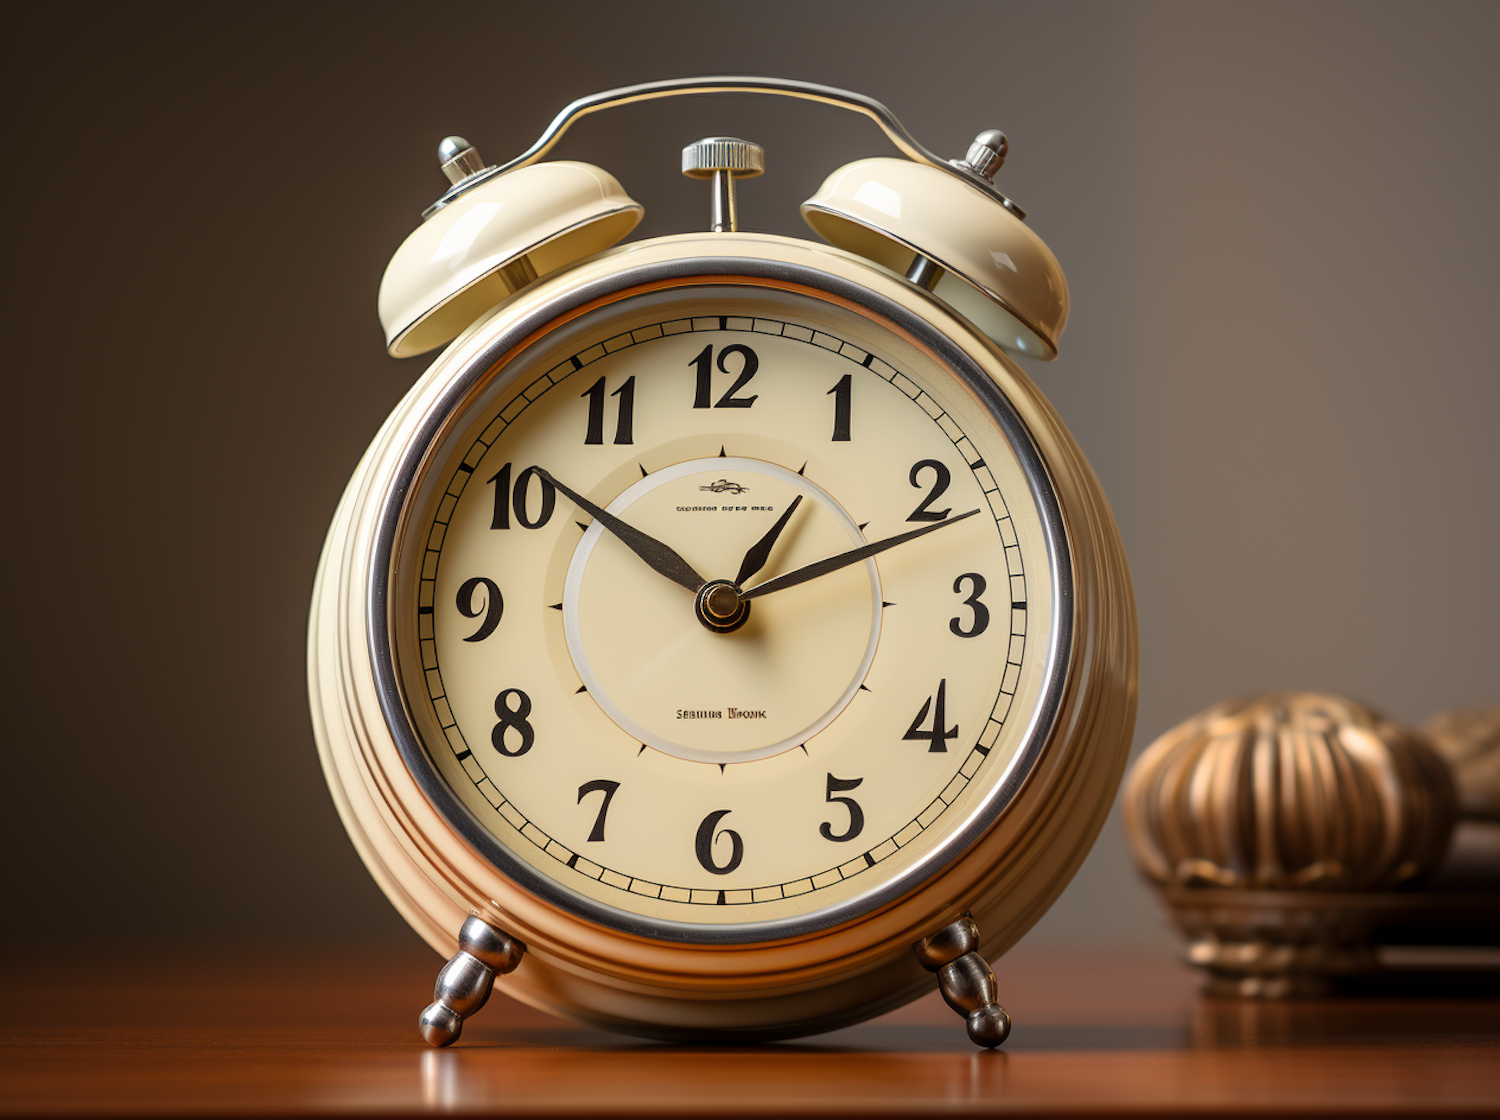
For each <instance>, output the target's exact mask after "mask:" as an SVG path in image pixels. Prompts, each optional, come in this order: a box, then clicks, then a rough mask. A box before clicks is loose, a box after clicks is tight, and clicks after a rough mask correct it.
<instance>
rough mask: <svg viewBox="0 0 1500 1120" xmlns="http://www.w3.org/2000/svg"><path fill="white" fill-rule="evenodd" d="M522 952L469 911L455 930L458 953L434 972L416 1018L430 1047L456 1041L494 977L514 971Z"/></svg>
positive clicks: (481, 1003) (517, 944)
mask: <svg viewBox="0 0 1500 1120" xmlns="http://www.w3.org/2000/svg"><path fill="white" fill-rule="evenodd" d="M525 952H526V946H524V945H522V944H521V943H520V942H519V941H517V940H516V939H515V938H513V937H507V936H506V935H505V934H504V933H502V932H500V930H498V929H496V928H495V927H494V926H492V925H490V924H489V923H488V922H486V921H485V920H484V919H483V918H481V917H479V915H477V914H470V915H469V916H468V917H467V918H466V919H464V924H463V927H462V928H461V929H460V930H459V931H458V952H457V953H455V954H454V955H453V957H452V958H451V959H450V960H449V961H448V963H447V964H445V965H443V970H442V971H441V972H439V973H438V978H437V985H436V987H435V988H434V989H433V993H432V1002H431V1003H429V1004H428V1005H427V1006H426V1007H425V1008H423V1010H422V1015H421V1017H420V1018H419V1019H418V1020H417V1030H418V1031H419V1032H420V1033H421V1035H422V1037H423V1038H424V1039H426V1040H427V1041H428V1042H430V1043H431V1044H432V1045H434V1046H447V1045H449V1044H450V1043H453V1042H457V1041H458V1036H459V1035H460V1034H462V1033H463V1029H464V1020H465V1019H467V1018H468V1017H469V1016H470V1015H472V1014H474V1012H476V1011H478V1010H479V1009H480V1008H481V1007H483V1006H484V1005H485V1001H486V1000H488V999H489V998H490V991H491V990H492V989H493V988H494V985H495V977H497V976H504V975H505V974H506V973H507V972H514V971H515V968H516V965H518V964H520V963H521V957H522V956H523V955H524V954H525Z"/></svg>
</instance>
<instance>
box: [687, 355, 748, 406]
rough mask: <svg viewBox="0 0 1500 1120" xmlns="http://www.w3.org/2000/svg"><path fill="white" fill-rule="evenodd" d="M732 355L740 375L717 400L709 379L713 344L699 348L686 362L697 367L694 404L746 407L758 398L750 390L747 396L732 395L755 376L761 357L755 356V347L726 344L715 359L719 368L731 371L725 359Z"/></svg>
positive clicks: (711, 369)
mask: <svg viewBox="0 0 1500 1120" xmlns="http://www.w3.org/2000/svg"><path fill="white" fill-rule="evenodd" d="M734 355H737V356H738V357H739V359H740V373H739V376H738V377H736V378H735V379H734V384H733V385H731V386H729V389H728V390H727V391H726V392H725V393H724V395H723V396H722V397H720V398H719V399H718V400H717V401H713V400H712V390H713V386H712V383H711V381H710V375H711V374H712V373H713V364H714V362H713V356H714V348H713V345H712V344H709V345H708V346H705V347H704V348H703V350H702V352H701V353H699V355H698V356H697V357H696V358H694V359H693V360H692V361H691V362H689V363H688V365H690V366H692V367H693V368H694V369H695V370H697V371H698V383H697V391H696V392H695V393H694V395H693V407H694V408H749V407H750V406H751V405H752V404H754V403H755V402H756V401H757V400H759V399H760V394H759V393H752V394H751V395H750V396H748V397H737V396H735V394H736V393H738V392H739V391H740V390H741V389H743V388H744V387H745V385H746V384H748V383H749V381H750V379H751V378H752V377H754V376H755V371H756V370H758V369H760V359H759V358H757V357H756V356H755V351H754V350H752V349H750V347H748V346H744V345H742V344H740V343H738V342H737V343H735V344H734V345H733V346H726V347H724V349H722V350H720V351H719V361H718V366H719V372H720V373H729V372H731V371H730V369H729V367H728V366H727V365H725V364H724V363H725V360H726V359H727V358H729V357H731V356H734ZM710 401H712V404H710Z"/></svg>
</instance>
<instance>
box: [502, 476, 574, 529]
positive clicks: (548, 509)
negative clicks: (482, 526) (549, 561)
mask: <svg viewBox="0 0 1500 1120" xmlns="http://www.w3.org/2000/svg"><path fill="white" fill-rule="evenodd" d="M510 468H511V464H509V463H506V464H505V466H503V467H501V468H500V469H499V470H498V471H496V472H495V474H494V476H493V477H492V478H491V479H490V485H492V486H493V487H494V488H495V510H494V513H492V514H491V515H490V528H491V529H509V528H510V514H511V500H512V498H514V500H515V513H516V524H518V525H520V526H521V528H523V529H540V528H541V527H542V526H543V525H545V524H547V522H549V521H551V520H552V511H553V510H554V509H556V508H557V490H556V488H554V487H553V485H552V483H550V482H548V481H547V480H546V479H545V478H543V477H542V476H541V475H539V474H538V473H537V469H536V468H535V467H527V468H526V469H525V470H524V471H522V472H521V475H520V477H519V478H517V479H516V486H515V490H514V492H512V490H511V485H510ZM533 479H535V480H536V482H537V483H538V485H540V486H541V490H542V497H541V503H542V506H541V509H540V510H538V511H537V515H536V520H534V521H533V520H532V518H531V515H530V504H529V502H528V501H527V499H528V498H529V497H530V495H531V482H532V480H533Z"/></svg>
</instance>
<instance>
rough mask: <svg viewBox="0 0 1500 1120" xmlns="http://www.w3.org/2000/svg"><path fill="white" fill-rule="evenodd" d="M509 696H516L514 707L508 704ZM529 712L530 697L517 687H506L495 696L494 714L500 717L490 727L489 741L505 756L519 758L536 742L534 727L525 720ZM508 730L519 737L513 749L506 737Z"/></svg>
mask: <svg viewBox="0 0 1500 1120" xmlns="http://www.w3.org/2000/svg"><path fill="white" fill-rule="evenodd" d="M511 697H515V698H516V706H515V707H514V708H512V707H511V706H510V698H511ZM530 714H531V697H530V696H527V695H526V693H524V692H522V691H521V690H520V689H519V688H507V689H506V690H505V691H504V692H502V693H501V694H500V695H499V696H497V697H495V715H497V716H498V717H500V722H499V723H497V724H495V726H494V728H493V729H491V731H490V742H491V743H492V744H494V747H495V749H496V750H497V751H499V752H500V753H501V754H503V755H505V757H506V758H520V757H521V756H522V755H523V754H525V753H526V752H527V751H529V750H530V749H531V745H532V744H533V743H535V742H536V729H535V728H533V727H532V726H531V724H530V723H528V722H527V720H526V717H527V716H529V715H530ZM508 731H514V732H515V733H516V734H517V735H518V736H520V739H521V742H520V744H519V745H518V746H516V748H515V749H514V750H512V749H511V747H510V745H509V743H508V741H507V739H506V732H508Z"/></svg>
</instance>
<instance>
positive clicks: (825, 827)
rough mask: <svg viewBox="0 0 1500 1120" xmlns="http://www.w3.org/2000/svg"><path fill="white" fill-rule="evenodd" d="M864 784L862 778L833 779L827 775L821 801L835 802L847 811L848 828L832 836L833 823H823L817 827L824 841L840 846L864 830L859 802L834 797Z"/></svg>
mask: <svg viewBox="0 0 1500 1120" xmlns="http://www.w3.org/2000/svg"><path fill="white" fill-rule="evenodd" d="M863 784H864V779H863V778H835V777H834V776H833V775H832V774H829V775H828V791H827V792H826V793H825V794H824V795H823V800H825V801H828V802H830V803H831V802H834V801H837V802H839V803H840V804H842V805H843V806H844V808H846V809H848V810H849V827H848V828H846V829H844V831H843V832H841V833H839V834H838V835H834V831H833V823H832V822H831V821H824V822H823V823H822V824H821V825H819V826H818V832H819V834H821V835H822V837H823V839H824V840H832V841H834V843H837V844H842V843H843V842H844V841H846V840H853V839H854V838H855V837H856V836H858V835H859V834H860V833H861V832H863V831H864V830H865V811H864V810H863V809H861V808H860V807H859V802H857V801H855V800H854V798H852V797H835V796H834V794H836V793H846V792H848V791H849V790H851V789H858V788H859V787H860V786H861V785H863Z"/></svg>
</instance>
